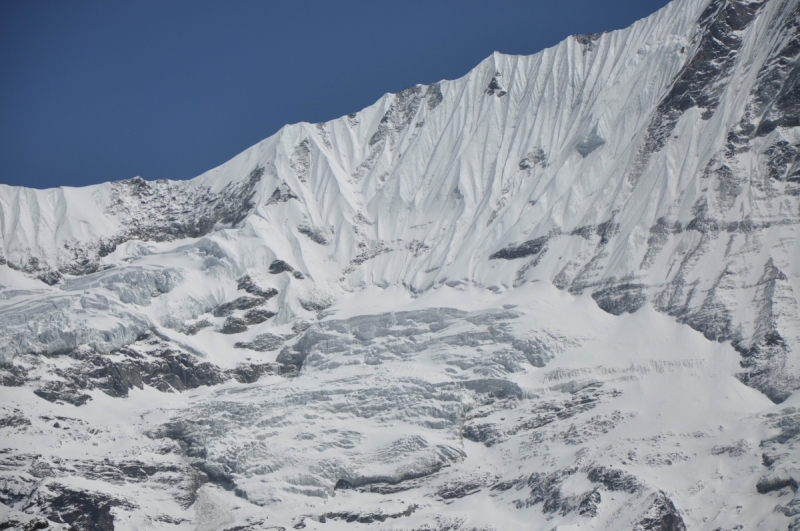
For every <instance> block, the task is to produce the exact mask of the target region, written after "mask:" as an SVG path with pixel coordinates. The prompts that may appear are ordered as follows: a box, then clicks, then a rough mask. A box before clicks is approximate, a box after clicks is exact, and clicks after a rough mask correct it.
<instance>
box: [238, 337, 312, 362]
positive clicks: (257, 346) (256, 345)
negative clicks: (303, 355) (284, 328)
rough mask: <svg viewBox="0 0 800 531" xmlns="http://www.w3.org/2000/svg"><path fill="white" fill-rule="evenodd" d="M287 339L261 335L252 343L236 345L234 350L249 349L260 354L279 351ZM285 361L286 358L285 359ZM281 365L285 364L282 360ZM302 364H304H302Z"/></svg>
mask: <svg viewBox="0 0 800 531" xmlns="http://www.w3.org/2000/svg"><path fill="white" fill-rule="evenodd" d="M286 339H287V338H284V337H282V336H277V335H275V334H269V333H267V334H259V335H257V336H256V337H254V338H253V340H252V341H249V342H247V343H242V342H239V343H236V344H235V345H233V346H234V348H247V349H250V350H255V351H258V352H267V351H271V350H278V349H279V348H280V347H281V345H283V343H284V342H285V341H286ZM284 359H285V358H284ZM278 362H279V363H285V362H283V361H281V360H278ZM301 363H302V362H301Z"/></svg>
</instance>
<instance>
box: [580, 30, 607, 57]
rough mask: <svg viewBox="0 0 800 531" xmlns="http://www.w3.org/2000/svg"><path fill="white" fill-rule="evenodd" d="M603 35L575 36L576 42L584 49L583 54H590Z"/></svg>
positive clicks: (584, 34)
mask: <svg viewBox="0 0 800 531" xmlns="http://www.w3.org/2000/svg"><path fill="white" fill-rule="evenodd" d="M602 36H603V34H602V33H583V34H578V35H573V37H574V38H575V40H576V41H578V43H579V44H580V45H581V47H582V48H583V53H584V54H586V53H589V52H591V51H593V50H594V45H595V43H596V42H597V41H599V40H600V37H602Z"/></svg>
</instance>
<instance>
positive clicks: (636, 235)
mask: <svg viewBox="0 0 800 531" xmlns="http://www.w3.org/2000/svg"><path fill="white" fill-rule="evenodd" d="M798 30H800V0H674V1H673V2H671V3H669V4H668V5H666V6H665V7H663V8H662V9H660V10H658V11H656V12H655V13H653V14H652V15H650V16H648V17H646V18H644V19H641V20H638V21H637V22H635V23H633V24H632V25H631V26H629V27H627V28H625V29H622V30H616V31H609V32H604V33H592V34H581V35H573V36H570V37H568V38H567V39H565V40H563V41H561V42H560V43H559V44H558V45H556V46H554V47H552V48H547V49H545V50H542V51H541V52H539V53H536V54H533V55H505V54H501V53H497V52H496V53H494V54H492V55H490V56H489V57H487V58H485V59H484V60H482V61H481V62H480V63H478V64H477V65H476V66H475V67H474V68H472V69H471V70H470V71H469V72H468V73H467V74H466V75H464V76H462V77H460V78H457V79H454V80H450V81H441V82H434V83H430V84H426V85H422V84H418V85H413V86H411V87H408V88H405V89H403V90H400V91H399V92H395V93H387V94H384V95H383V96H382V97H380V98H379V99H378V100H377V101H375V102H373V103H372V104H371V105H369V106H367V107H365V108H364V109H362V110H360V111H358V112H354V113H350V114H346V115H343V116H341V117H339V118H336V119H333V120H330V121H327V122H317V123H307V122H301V123H296V124H292V125H287V126H284V127H282V128H281V129H280V130H279V131H278V132H277V133H276V134H274V135H272V136H270V137H268V138H265V139H264V140H262V141H260V142H258V143H257V144H255V145H253V146H251V147H250V148H248V149H246V150H244V151H243V152H241V153H239V154H238V155H236V156H235V157H233V158H232V159H230V160H229V161H227V162H226V163H224V164H222V165H221V166H218V167H215V168H213V169H210V170H208V171H206V172H205V173H203V174H201V175H199V176H198V177H196V178H194V179H191V180H186V181H174V180H173V181H171V180H157V181H147V180H144V179H142V178H132V179H126V180H120V181H112V182H105V183H101V184H95V185H91V186H86V187H79V188H76V187H62V188H55V189H47V190H38V189H34V188H23V187H12V186H6V185H0V436H1V437H2V438H3V440H4V441H7V442H6V446H5V448H3V449H2V450H0V465H2V466H1V467H0V522H3V521H7V522H11V523H10V524H9V525H11V526H15V527H19V528H23V529H44V528H47V527H51V528H53V529H59V530H60V529H68V528H70V527H74V528H76V529H79V530H84V529H86V530H92V531H94V530H101V531H111V530H112V529H125V530H128V529H130V530H134V529H137V530H138V529H177V530H186V531H189V530H195V531H217V530H219V531H258V530H267V529H273V530H278V529H280V530H286V529H290V528H292V529H307V530H312V529H313V530H324V529H342V530H345V529H347V530H350V529H354V528H359V529H361V528H364V529H386V528H391V529H398V530H400V529H402V530H408V531H434V530H435V531H497V530H501V529H510V528H519V527H530V528H533V529H545V530H555V529H620V530H629V529H634V530H636V531H685V530H686V529H703V530H708V531H721V530H725V531H734V530H738V529H758V530H770V531H772V530H775V529H787V530H788V531H796V530H797V529H798V528H800V509H799V507H800V501H798V499H797V490H798V485H800V468H798V467H797V459H798V458H799V456H798V450H797V448H798V442H800V393H798V390H800V300H799V299H798V293H800V260H798V257H800V233H798V226H800V98H798V94H800V91H799V90H798V89H799V88H800V75H798V73H799V72H800V31H798ZM3 525H5V524H3Z"/></svg>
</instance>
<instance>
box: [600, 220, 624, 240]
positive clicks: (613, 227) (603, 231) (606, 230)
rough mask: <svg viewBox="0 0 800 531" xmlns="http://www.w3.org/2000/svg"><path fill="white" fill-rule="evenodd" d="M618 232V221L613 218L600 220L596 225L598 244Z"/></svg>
mask: <svg viewBox="0 0 800 531" xmlns="http://www.w3.org/2000/svg"><path fill="white" fill-rule="evenodd" d="M617 234H619V223H617V222H615V221H614V220H613V219H609V220H607V221H604V222H602V223H601V224H599V225H598V226H597V235H598V236H600V245H605V244H607V243H608V242H609V241H610V240H611V238H613V237H614V236H616V235H617Z"/></svg>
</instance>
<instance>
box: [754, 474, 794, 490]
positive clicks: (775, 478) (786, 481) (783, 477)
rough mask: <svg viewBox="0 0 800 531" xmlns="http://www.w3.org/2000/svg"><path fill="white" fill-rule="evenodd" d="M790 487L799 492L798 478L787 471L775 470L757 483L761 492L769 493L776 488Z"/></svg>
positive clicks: (757, 488)
mask: <svg viewBox="0 0 800 531" xmlns="http://www.w3.org/2000/svg"><path fill="white" fill-rule="evenodd" d="M786 487H790V488H791V489H792V490H793V491H795V492H797V487H798V485H797V480H796V479H795V478H793V477H792V476H791V475H790V474H789V473H787V472H786V471H775V472H773V473H772V474H769V475H767V476H764V477H762V478H761V479H759V480H758V483H756V490H757V491H758V493H759V494H767V493H769V492H773V491H776V490H781V489H783V488H786Z"/></svg>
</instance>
